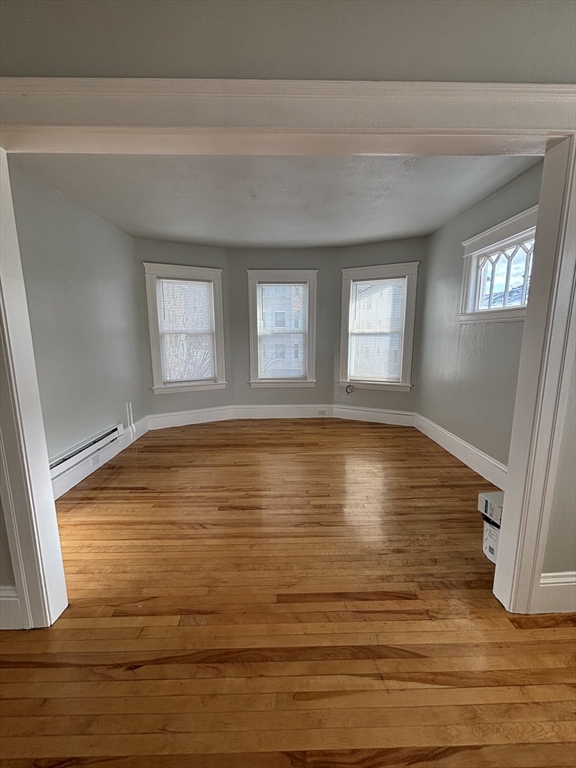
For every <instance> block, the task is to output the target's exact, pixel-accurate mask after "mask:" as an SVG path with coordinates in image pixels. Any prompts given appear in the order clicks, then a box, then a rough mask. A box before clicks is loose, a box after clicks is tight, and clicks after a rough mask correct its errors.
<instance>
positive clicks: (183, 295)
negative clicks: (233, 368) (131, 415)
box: [144, 263, 226, 394]
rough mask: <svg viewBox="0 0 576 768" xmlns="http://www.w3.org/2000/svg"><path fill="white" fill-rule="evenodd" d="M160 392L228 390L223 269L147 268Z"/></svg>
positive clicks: (154, 362)
mask: <svg viewBox="0 0 576 768" xmlns="http://www.w3.org/2000/svg"><path fill="white" fill-rule="evenodd" d="M144 269H145V271H146V291H147V296H148V320H149V324H150V342H151V349H152V372H153V380H154V392H155V393H156V394H160V393H162V394H164V393H167V392H183V391H184V392H186V391H191V390H198V389H222V388H224V387H225V386H226V382H225V380H224V336H223V327H222V270H221V269H205V268H202V267H182V266H175V265H170V264H149V263H146V264H144Z"/></svg>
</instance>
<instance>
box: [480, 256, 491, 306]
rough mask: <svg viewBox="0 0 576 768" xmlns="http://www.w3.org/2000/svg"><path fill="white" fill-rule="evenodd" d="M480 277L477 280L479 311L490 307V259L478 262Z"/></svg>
mask: <svg viewBox="0 0 576 768" xmlns="http://www.w3.org/2000/svg"><path fill="white" fill-rule="evenodd" d="M480 264H481V267H480V276H479V280H478V283H479V285H478V289H479V290H478V297H479V300H478V307H479V309H488V307H489V306H490V286H491V284H492V268H493V264H492V262H491V261H490V259H483V260H481V261H480Z"/></svg>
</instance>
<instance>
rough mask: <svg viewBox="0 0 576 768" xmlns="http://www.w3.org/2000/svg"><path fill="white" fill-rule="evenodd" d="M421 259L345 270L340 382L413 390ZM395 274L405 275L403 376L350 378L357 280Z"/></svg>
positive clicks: (361, 387)
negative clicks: (394, 379) (352, 302)
mask: <svg viewBox="0 0 576 768" xmlns="http://www.w3.org/2000/svg"><path fill="white" fill-rule="evenodd" d="M419 264H420V262H419V261H406V262H403V263H402V262H401V263H398V264H381V265H379V266H375V267H354V268H352V269H343V270H342V311H341V322H340V378H339V381H338V386H340V387H348V386H350V385H352V386H353V387H355V388H356V389H384V390H386V389H388V390H394V391H395V392H410V390H411V389H412V351H413V348H414V329H415V324H416V323H415V320H416V287H417V281H418V267H419ZM394 277H405V278H406V314H405V318H404V343H403V347H402V379H401V381H399V382H392V381H390V382H378V381H370V380H366V381H361V380H360V381H359V380H358V379H353V380H351V379H349V378H348V353H349V350H348V337H349V322H350V295H351V289H352V281H354V280H370V279H371V278H372V279H378V280H386V279H390V278H394Z"/></svg>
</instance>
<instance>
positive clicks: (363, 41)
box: [1, 0, 576, 83]
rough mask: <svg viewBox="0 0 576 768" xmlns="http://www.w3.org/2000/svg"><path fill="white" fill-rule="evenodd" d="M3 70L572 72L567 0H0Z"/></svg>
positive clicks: (85, 73)
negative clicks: (0, 3) (0, 9)
mask: <svg viewBox="0 0 576 768" xmlns="http://www.w3.org/2000/svg"><path fill="white" fill-rule="evenodd" d="M1 7H2V25H1V28H2V40H1V43H2V44H1V55H2V60H1V61H2V69H3V73H4V75H9V76H17V77H30V76H36V77H197V78H254V79H264V80H265V79H296V80H299V79H301V80H314V79H317V80H423V81H430V80H438V81H478V82H526V83H546V82H550V83H567V82H574V78H575V70H576V58H575V47H574V39H575V37H576V14H575V11H574V3H573V1H572V0H468V1H466V0H337V1H336V0H137V1H136V0H109V1H108V2H104V1H103V0H99V1H98V0H96V1H95V0H49V2H48V1H47V0H25V1H23V0H3V2H2V5H1Z"/></svg>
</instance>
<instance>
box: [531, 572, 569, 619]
mask: <svg viewBox="0 0 576 768" xmlns="http://www.w3.org/2000/svg"><path fill="white" fill-rule="evenodd" d="M574 612H576V571H563V572H561V573H543V574H542V576H541V577H540V584H539V585H538V588H537V589H536V590H535V593H534V595H533V596H532V603H531V605H530V613H574Z"/></svg>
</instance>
